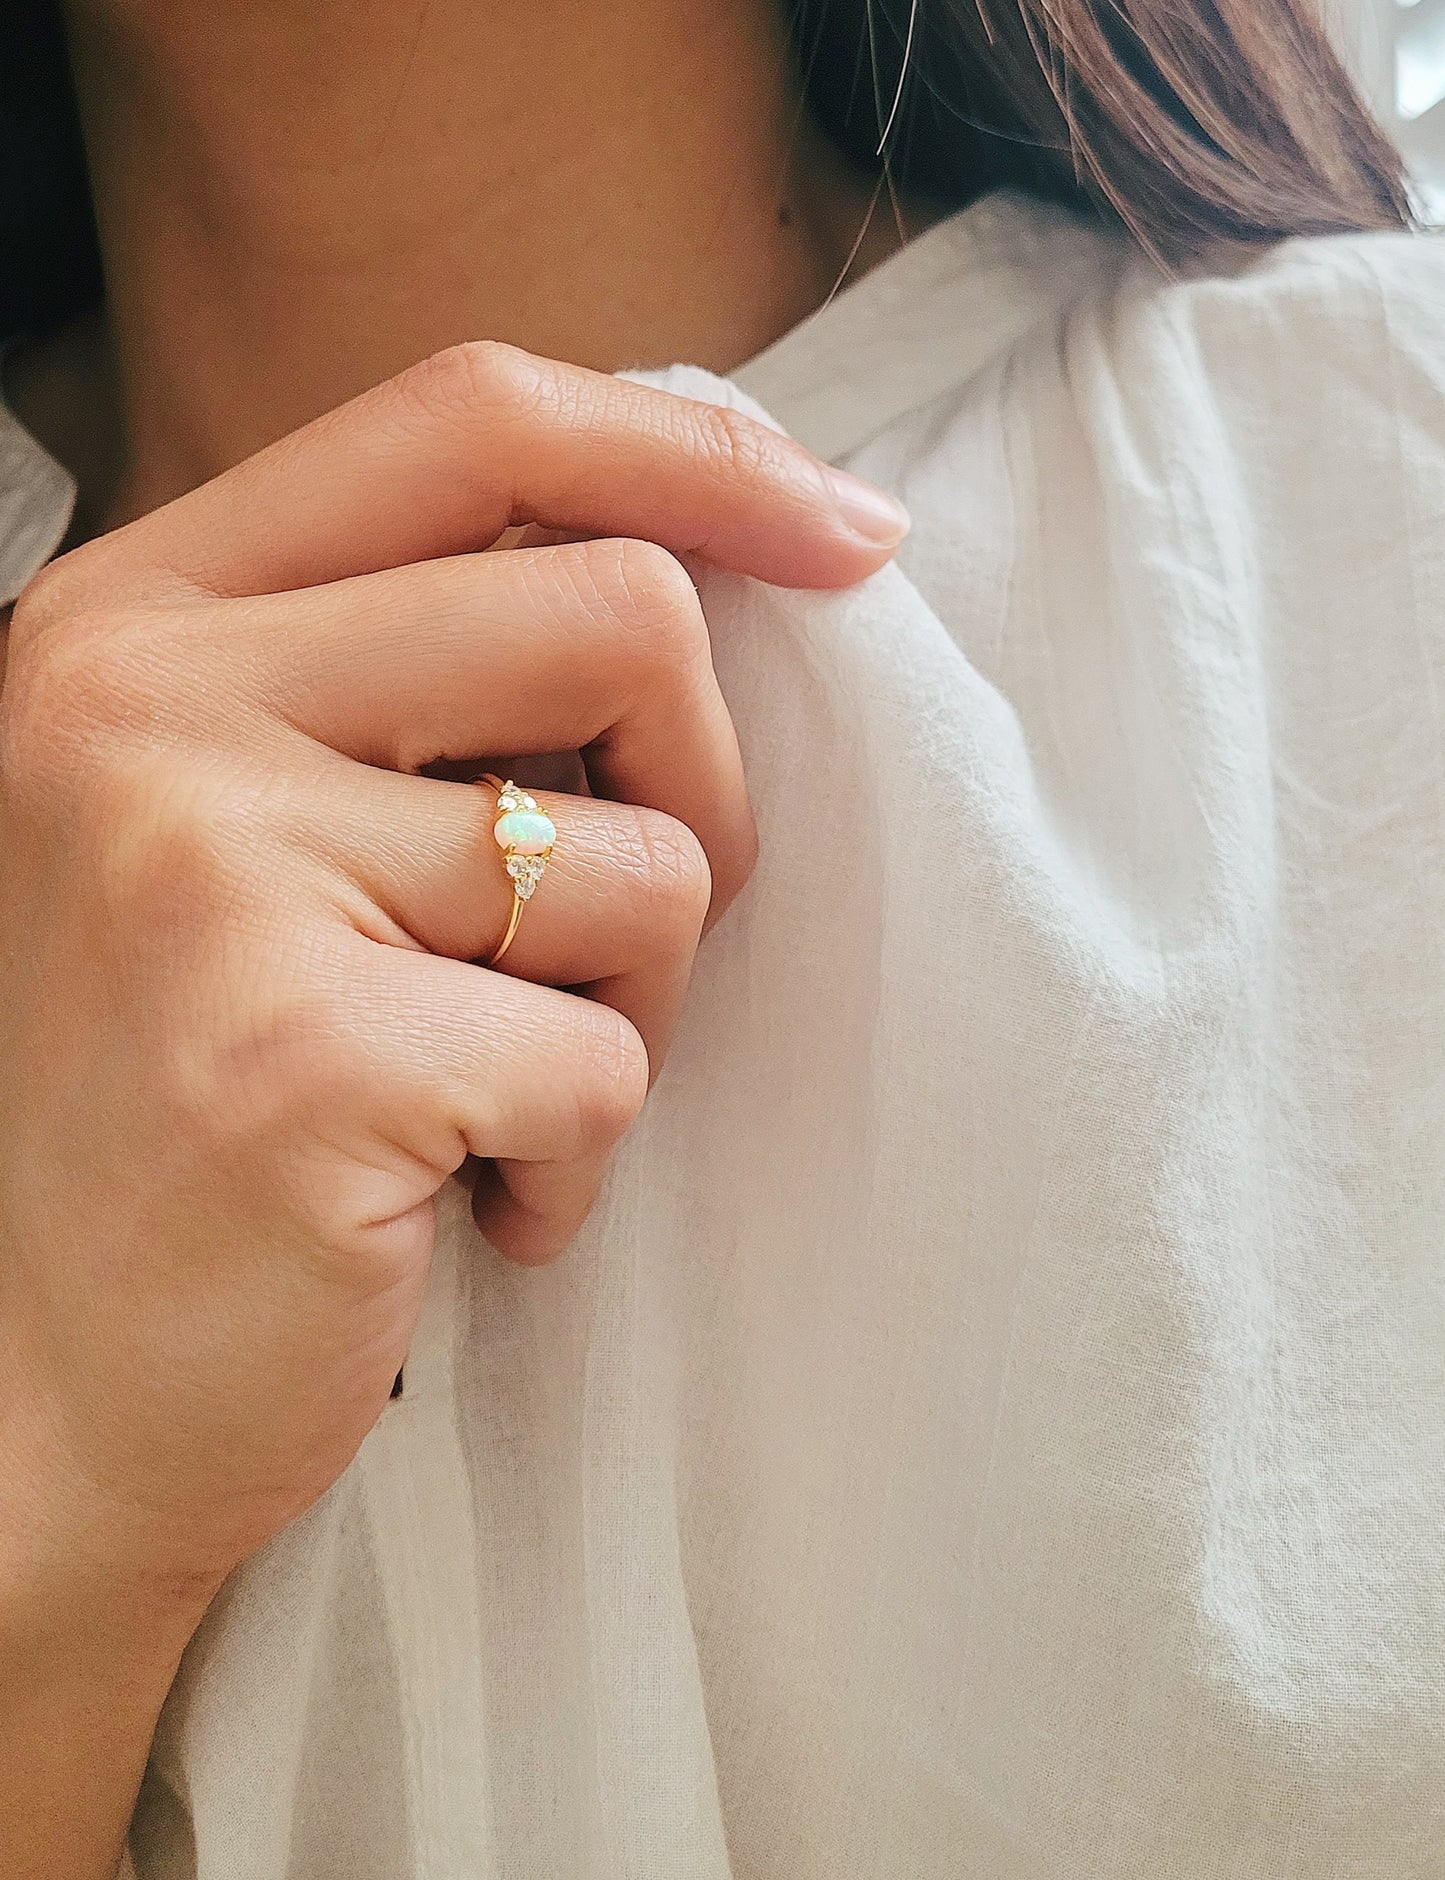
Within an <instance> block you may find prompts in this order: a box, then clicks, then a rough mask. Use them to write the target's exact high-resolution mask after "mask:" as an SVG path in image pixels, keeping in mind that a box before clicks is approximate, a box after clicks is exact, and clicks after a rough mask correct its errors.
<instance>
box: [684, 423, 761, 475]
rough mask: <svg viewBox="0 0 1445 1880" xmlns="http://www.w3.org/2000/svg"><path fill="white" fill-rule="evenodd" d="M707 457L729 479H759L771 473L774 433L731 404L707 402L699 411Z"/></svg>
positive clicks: (702, 442)
mask: <svg viewBox="0 0 1445 1880" xmlns="http://www.w3.org/2000/svg"><path fill="white" fill-rule="evenodd" d="M696 421H697V426H698V435H699V439H700V443H701V449H702V453H703V456H704V459H705V460H706V462H707V463H708V465H709V467H710V468H711V469H712V470H713V471H715V472H716V473H717V474H718V475H720V476H723V477H726V478H727V479H728V481H729V482H742V483H759V482H764V481H766V480H767V479H768V477H769V467H770V463H771V455H770V446H769V436H770V433H769V432H768V431H767V430H766V429H765V428H764V427H763V426H762V425H760V424H757V423H755V422H754V421H753V420H752V419H751V418H748V417H745V416H744V415H743V413H742V412H740V411H734V410H732V409H731V407H730V406H727V405H703V406H701V407H700V408H699V410H698V412H697V418H696Z"/></svg>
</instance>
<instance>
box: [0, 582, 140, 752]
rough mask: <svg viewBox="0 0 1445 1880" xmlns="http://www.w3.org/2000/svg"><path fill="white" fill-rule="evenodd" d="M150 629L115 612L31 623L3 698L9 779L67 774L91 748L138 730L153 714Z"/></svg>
mask: <svg viewBox="0 0 1445 1880" xmlns="http://www.w3.org/2000/svg"><path fill="white" fill-rule="evenodd" d="M41 604H42V605H44V602H43V600H42V603H41ZM150 625H151V622H150V620H149V619H148V618H147V617H142V619H141V620H139V621H138V620H136V619H134V618H132V617H131V616H129V615H127V614H125V613H117V612H113V611H110V610H106V611H103V612H79V613H67V614H64V615H63V616H59V615H57V616H52V617H51V618H49V619H48V620H46V621H45V622H44V623H43V624H40V623H37V622H35V621H34V620H33V619H28V620H27V622H26V632H25V633H24V635H23V636H22V637H21V639H20V641H19V643H18V644H14V643H13V644H12V652H11V659H10V665H9V669H8V670H7V672H6V683H5V690H4V695H3V696H4V745H5V763H6V770H7V774H8V775H9V776H11V777H12V778H13V777H15V776H17V775H22V774H28V773H30V772H32V771H36V772H38V773H39V775H41V776H42V777H46V778H49V777H52V776H56V775H63V774H65V773H66V772H67V771H69V770H70V769H72V768H73V766H74V765H75V761H76V758H77V756H78V755H79V754H80V753H81V752H82V751H84V750H85V749H86V748H87V747H92V746H95V745H96V744H97V743H104V742H105V741H106V738H107V735H108V734H111V733H114V732H115V731H117V730H118V729H121V728H123V727H128V728H135V726H136V725H137V723H138V722H139V721H140V720H141V719H142V718H143V717H144V716H145V715H146V713H145V710H144V705H143V700H144V694H145V688H144V685H143V683H142V673H143V669H144V661H143V659H141V658H140V657H138V650H139V649H138V639H139V633H140V630H141V628H142V626H144V627H145V628H149V627H150Z"/></svg>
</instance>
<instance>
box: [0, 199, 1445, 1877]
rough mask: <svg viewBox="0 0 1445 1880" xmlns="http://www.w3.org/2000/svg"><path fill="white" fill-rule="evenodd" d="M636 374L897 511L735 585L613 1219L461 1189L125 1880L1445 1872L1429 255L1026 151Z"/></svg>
mask: <svg viewBox="0 0 1445 1880" xmlns="http://www.w3.org/2000/svg"><path fill="white" fill-rule="evenodd" d="M663 382H664V383H666V384H669V385H672V386H673V387H675V388H676V389H678V390H681V391H684V392H687V393H690V394H692V395H695V396H703V397H708V398H715V399H719V400H726V401H729V402H732V403H740V404H744V405H747V404H748V403H749V400H750V399H751V400H756V401H757V402H758V403H760V404H761V405H762V406H763V407H765V408H766V409H767V410H769V411H770V412H771V413H772V414H773V415H774V416H775V417H776V418H777V419H778V420H779V421H780V422H782V423H783V424H785V425H786V426H787V427H788V428H789V429H790V430H792V431H793V432H795V433H796V434H797V435H799V436H801V437H802V438H803V439H804V440H805V441H807V442H808V443H810V444H812V445H813V446H815V447H816V448H817V449H819V450H820V451H822V452H823V453H824V454H826V455H828V456H830V457H832V458H835V459H837V460H839V461H842V462H845V463H847V464H848V465H849V467H851V468H853V469H856V470H858V471H860V472H862V473H863V474H865V475H867V476H870V477H872V478H874V479H876V480H878V481H880V482H882V483H884V484H885V485H887V486H888V487H890V488H891V489H893V490H895V491H897V492H898V494H899V495H901V496H902V497H903V499H904V500H905V501H906V502H907V504H908V506H909V508H910V509H911V511H912V514H913V517H914V521H915V527H914V532H913V535H912V536H911V537H910V539H909V540H908V542H907V543H906V544H905V546H904V549H903V551H902V553H901V555H900V556H899V558H898V562H897V564H896V565H895V566H892V567H889V568H887V569H885V570H884V571H883V572H882V573H881V574H879V575H877V576H876V577H874V578H873V579H872V580H871V581H868V582H866V583H865V584H864V585H863V586H861V587H859V588H857V589H855V590H853V591H852V592H850V593H847V594H843V595H837V596H819V595H809V594H800V593H789V592H779V591H775V590H770V589H767V588H765V587H762V586H760V585H758V584H756V583H753V582H750V581H747V580H743V579H739V578H735V577H721V576H711V577H708V578H707V579H706V581H705V584H704V599H705V603H706V607H707V612H708V616H709V619H710V621H711V624H712V628H713V632H714V636H715V642H716V656H717V662H718V666H719V670H720V673H721V676H722V680H723V685H724V689H725V691H726V693H727V695H728V698H729V700H730V702H731V705H732V709H733V712H734V714H735V716H736V719H737V722H738V726H739V730H740V733H741V736H742V740H743V746H744V752H745V755H746V758H747V761H748V765H749V771H750V775H751V780H752V785H753V789H754V792H755V795H756V800H757V805H758V811H759V817H760V822H761V828H762V837H763V859H762V863H761V866H760V868H759V871H758V874H757V877H756V880H755V881H754V883H753V885H752V887H751V888H750V889H749V891H748V892H747V894H746V895H745V896H744V898H743V900H742V901H741V902H740V903H739V904H738V905H737V906H736V907H735V908H734V909H733V911H732V912H731V913H730V914H729V916H728V918H727V919H726V920H725V921H724V922H723V923H722V925H721V926H720V927H719V928H718V930H717V931H716V932H715V933H714V934H713V935H712V936H711V937H710V939H709V940H708V941H707V943H706V945H705V948H704V952H703V955H702V958H701V960H700V964H699V970H698V974H697V980H696V985H695V989H694V992H693V996H692V1001H691V1006H690V1009H689V1014H688V1017H687V1019H686V1020H685V1022H684V1025H683V1028H682V1031H681V1033H680V1035H679V1038H678V1041H677V1044H676V1046H675V1048H674V1051H673V1054H672V1057H671V1059H670V1060H669V1063H668V1065H667V1068H666V1070H665V1072H664V1074H663V1077H662V1080H661V1082H660V1083H659V1086H658V1088H657V1091H656V1093H655V1095H654V1097H653V1099H652V1101H651V1102H650V1104H649V1106H648V1109H647V1111H646V1113H645V1115H644V1117H643V1119H642V1121H641V1123H640V1124H639V1125H638V1127H637V1128H636V1130H635V1131H634V1132H633V1135H632V1137H631V1139H630V1141H629V1143H628V1145H627V1147H626V1150H625V1152H624V1154H623V1155H622V1157H621V1159H620V1162H619V1165H618V1167H617V1170H616V1174H615V1177H614V1179H613V1180H612V1182H611V1185H610V1188H609V1190H608V1193H607V1195H606V1198H605V1202H604V1205H603V1206H602V1208H601V1210H600V1212H599V1214H598V1216H597V1218H596V1219H595V1221H594V1222H593V1224H592V1225H591V1226H590V1227H589V1229H588V1230H587V1232H586V1234H585V1235H584V1237H583V1239H582V1241H581V1243H580V1244H579V1245H577V1246H576V1247H575V1248H574V1249H573V1250H572V1251H571V1252H570V1253H569V1254H568V1255H567V1257H566V1258H565V1259H564V1260H563V1261H562V1262H561V1263H560V1264H559V1265H558V1266H556V1267H555V1268H553V1269H550V1270H548V1271H545V1272H531V1271H520V1270H517V1269H513V1268H510V1267H507V1266H504V1265H503V1264H502V1263H501V1262H500V1261H499V1260H498V1259H497V1258H496V1257H495V1256H494V1254H493V1253H492V1252H491V1251H490V1250H489V1249H488V1248H487V1247H486V1245H485V1244H484V1243H483V1242H481V1241H480V1240H479V1239H478V1238H477V1236H476V1234H475V1232H474V1230H473V1228H472V1226H471V1223H470V1219H469V1216H468V1213H467V1209H466V1207H465V1205H464V1204H463V1203H461V1202H460V1201H459V1200H458V1197H457V1196H456V1195H455V1194H453V1193H449V1194H447V1195H445V1196H444V1197H443V1200H444V1206H443V1211H442V1212H443V1229H442V1234H441V1244H440V1250H439V1254H438V1258H437V1261H436V1266H435V1273H434V1283H433V1286H432V1290H431V1294H430V1297H429V1300H428V1303H427V1307H426V1311H425V1314H424V1317H423V1321H422V1324H421V1327H420V1331H419V1334H418V1337H417V1341H416V1345H415V1348H414V1350H413V1352H412V1355H411V1357H410V1359H409V1361H408V1364H407V1370H406V1391H405V1395H404V1396H403V1397H402V1398H401V1399H400V1401H398V1402H396V1403H394V1404H392V1405H391V1406H390V1407H389V1408H388V1409H387V1410H386V1411H385V1412H384V1413H383V1415H382V1417H381V1420H380V1422H379V1423H378V1425H377V1427H376V1429H375V1430H374V1431H373V1433H372V1434H371V1436H370V1437H369V1438H368V1439H367V1442H366V1443H365V1445H364V1447H363V1449H362V1451H361V1454H360V1455H359V1457H358V1458H357V1460H356V1462H355V1464H354V1465H353V1467H352V1468H351V1469H350V1470H349V1471H348V1472H347V1474H346V1475H345V1476H344V1477H343V1478H342V1479H341V1481H340V1482H339V1483H338V1484H337V1485H336V1487H335V1488H334V1489H333V1490H332V1491H331V1492H330V1493H329V1494H328V1495H327V1496H326V1497H325V1498H324V1499H323V1501H322V1502H321V1503H320V1504H318V1505H317V1507H316V1508H315V1509H313V1510H312V1512H311V1513H310V1514H309V1515H307V1516H306V1517H305V1518H303V1519H302V1520H301V1521H299V1522H298V1523H296V1525H295V1526H294V1527H292V1528H291V1529H289V1530H288V1531H287V1532H286V1533H284V1534H283V1535H281V1536H280V1537H279V1539H277V1540H276V1541H275V1542H274V1543H273V1544H272V1545H271V1546H270V1547H268V1548H267V1549H266V1550H265V1551H264V1553H263V1554H262V1555H260V1556H259V1557H258V1558H256V1559H255V1560H253V1561H252V1562H251V1563H250V1564H249V1565H248V1566H246V1567H245V1568H244V1569H243V1570H242V1571H240V1572H239V1573H237V1574H236V1575H235V1576H234V1578H233V1580H232V1581H231V1582H230V1584H229V1585H228V1586H227V1588H226V1590H225V1592H224V1593H223V1595H222V1597H221V1598H220V1600H219V1601H218V1602H217V1604H216V1606H215V1607H214V1609H213V1611H212V1612H211V1614H210V1615H209V1617H208V1619H207V1621H206V1623H205V1625H204V1627H203V1628H202V1631H201V1633H200V1634H199V1636H198V1637H197V1639H196V1641H195V1643H194V1645H193V1647H192V1649H191V1651H190V1653H189V1654H188V1657H187V1660H186V1663H185V1666H184V1669H183V1671H182V1674H181V1677H180V1680H179V1682H178V1684H177V1686H176V1689H175V1691H174V1693H173V1695H172V1698H171V1701H170V1703H169V1706H168V1708H167V1710H166V1713H165V1716H164V1719H163V1722H162V1726H161V1730H160V1733H159V1737H158V1740H157V1742H156V1746H155V1752H154V1756H153V1759H152V1766H151V1771H150V1774H149V1776H148V1778H147V1782H146V1787H145V1790H144V1793H143V1796H142V1800H141V1805H140V1808H139V1811H138V1814H137V1817H136V1823H135V1827H134V1832H133V1836H132V1847H133V1858H134V1862H135V1868H136V1872H137V1874H138V1875H139V1876H140V1880H182V1877H185V1880H193V1877H194V1880H543V1877H545V1880H1415V1877H1420V1880H1424V1877H1425V1876H1436V1877H1437V1880H1438V1876H1440V1875H1441V1874H1442V1873H1445V705H1442V701H1445V246H1442V245H1441V244H1440V243H1439V242H1437V241H1436V240H1434V239H1432V238H1430V237H1424V236H1420V237H1412V236H1405V235H1399V236H1396V235H1370V236H1352V237H1337V238H1331V239H1327V240H1308V241H1290V242H1286V243H1284V244H1282V245H1280V246H1278V247H1275V248H1273V249H1271V250H1269V251H1267V252H1263V253H1260V254H1258V255H1256V256H1254V257H1253V258H1245V259H1238V258H1236V259H1225V260H1222V261H1220V262H1218V263H1217V264H1216V265H1215V266H1213V267H1211V268H1210V269H1199V270H1197V271H1196V272H1195V273H1194V274H1193V275H1192V276H1191V277H1190V278H1188V279H1186V280H1183V281H1174V282H1167V281H1164V280H1162V279H1161V278H1160V277H1159V276H1158V275H1157V274H1155V273H1154V272H1153V271H1152V270H1151V269H1150V268H1149V267H1148V266H1147V265H1146V264H1145V263H1144V262H1143V261H1142V260H1141V259H1139V258H1138V257H1137V256H1136V255H1135V254H1134V253H1133V252H1132V251H1131V250H1130V248H1129V247H1128V245H1127V244H1126V243H1125V242H1124V241H1123V240H1122V239H1121V238H1118V237H1116V236H1113V235H1109V234H1105V233H1101V232H1099V231H1096V230H1093V229H1091V228H1090V227H1088V226H1085V225H1084V224H1082V223H1079V222H1076V221H1074V220H1073V219H1071V218H1070V217H1068V216H1067V215H1065V214H1063V213H1062V212H1060V211H1056V210H1053V209H1047V208H1043V207H1041V206H1039V205H1037V204H1034V203H1031V202H1029V201H1028V200H1026V199H1024V198H1022V197H1018V196H1013V195H1001V196H995V197H992V198H989V199H987V200H985V201H983V202H981V203H979V204H977V205H975V206H974V207H972V208H971V209H968V210H966V211H965V212H964V213H963V214H961V215H959V216H957V217H955V218H954V219H953V220H951V221H949V222H947V223H945V224H943V225H942V226H940V227H938V228H936V229H935V230H934V231H932V232H931V233H930V234H927V235H925V236H923V237H922V238H921V239H920V240H919V241H917V242H916V243H914V244H913V245H912V246H911V247H909V248H908V249H906V250H905V251H904V252H903V253H902V254H900V255H899V256H897V257H896V258H895V259H894V260H893V261H891V262H889V263H887V264H885V265H884V266H883V267H881V268H880V269H878V270H877V271H876V272H874V273H873V274H871V275H869V276H868V277H867V278H866V279H864V280H863V281H862V282H861V283H860V284H859V285H858V286H856V287H855V288H853V289H852V290H850V291H849V292H848V293H846V294H844V295H843V296H842V297H840V298H839V299H838V300H836V301H835V302H834V303H833V304H832V305H831V306H829V307H828V308H827V309H826V310H825V311H824V312H823V313H822V314H820V315H818V316H815V317H814V318H813V319H812V320H810V321H808V322H807V323H805V324H804V325H803V326H802V327H800V328H799V329H798V330H796V331H795V332H793V333H791V334H790V335H788V336H787V337H786V338H785V339H783V340H782V341H781V342H780V343H779V344H778V345H777V346H775V347H774V348H772V350H771V351H769V352H768V353H766V354H764V355H763V356H762V357H761V358H760V359H758V360H757V361H755V362H754V363H753V364H752V365H751V366H749V367H748V368H747V369H745V370H744V371H743V372H742V373H741V374H740V375H739V378H738V381H737V385H729V384H723V383H721V382H719V381H716V380H714V379H711V378H709V377H707V376H706V375H704V374H702V373H699V372H696V371H693V370H691V369H686V368H679V369H676V370H674V371H673V372H671V373H668V374H666V375H664V377H663ZM739 387H740V388H741V389H739ZM16 448H19V447H18V446H17V447H16ZM31 450H32V452H33V446H32V447H31ZM9 461H11V459H9V458H5V459H0V462H9ZM55 500H56V499H55V497H54V493H53V490H52V496H51V498H50V499H49V503H50V507H49V509H48V512H47V513H48V514H49V515H50V520H51V525H52V526H51V527H50V528H49V530H48V533H47V529H46V528H45V527H39V525H38V524H37V523H36V520H35V516H34V514H33V513H32V515H31V518H30V522H31V527H32V529H36V528H37V527H38V529H39V532H38V534H32V536H31V537H30V538H29V539H30V541H31V544H32V547H33V546H34V545H35V544H36V543H38V542H40V541H41V538H42V537H44V538H46V539H47V540H49V539H53V536H54V534H55V532H56V531H55V529H54V527H53V524H54V521H55V518H56V515H57V513H58V512H57V511H56V509H55ZM0 503H7V504H12V507H11V508H8V509H6V508H0V515H3V516H10V515H13V514H15V513H16V512H17V509H23V508H24V503H23V501H22V500H21V499H20V498H19V497H18V496H11V495H4V494H3V493H0ZM62 519H63V518H62ZM7 526H8V525H7ZM12 560H13V557H12ZM532 918H533V919H543V918H545V909H544V908H543V906H542V904H541V902H540V901H539V903H538V907H537V912H536V913H535V914H534V915H533V916H532Z"/></svg>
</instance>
